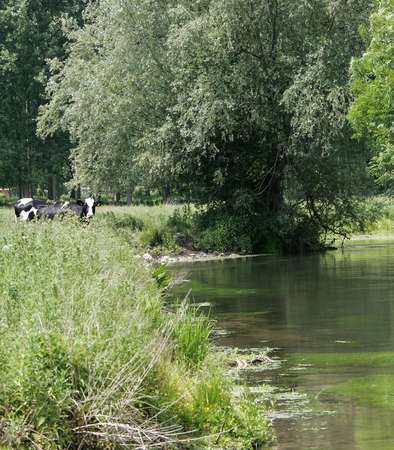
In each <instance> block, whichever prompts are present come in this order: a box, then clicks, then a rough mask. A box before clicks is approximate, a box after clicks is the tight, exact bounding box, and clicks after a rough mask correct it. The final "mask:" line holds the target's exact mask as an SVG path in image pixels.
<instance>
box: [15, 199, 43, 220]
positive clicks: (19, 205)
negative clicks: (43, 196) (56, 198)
mask: <svg viewBox="0 0 394 450" xmlns="http://www.w3.org/2000/svg"><path fill="white" fill-rule="evenodd" d="M45 206H47V202H46V201H45V200H38V199H35V198H21V199H20V200H18V201H17V202H16V203H15V205H14V211H15V217H16V219H20V220H23V221H28V220H33V219H34V218H36V217H37V213H38V211H39V210H40V209H41V208H44V207H45Z"/></svg>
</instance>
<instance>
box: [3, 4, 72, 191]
mask: <svg viewBox="0 0 394 450" xmlns="http://www.w3.org/2000/svg"><path fill="white" fill-rule="evenodd" d="M80 9H81V2H80V1H77V0H67V1H64V2H53V1H50V0H5V1H3V2H2V4H1V6H0V89H1V91H2V102H1V104H0V156H1V158H0V159H1V163H0V185H8V186H12V187H17V189H18V193H19V195H20V196H22V195H25V194H29V195H31V194H32V192H33V191H34V190H35V188H36V187H37V185H41V186H43V187H44V186H48V190H49V191H50V193H51V191H52V195H53V194H56V193H55V192H53V191H54V190H55V191H56V188H57V185H58V184H59V183H58V182H60V181H61V180H64V179H65V178H68V177H69V176H70V174H69V168H68V160H67V156H68V148H69V142H68V139H67V138H66V136H64V135H62V134H57V135H56V136H55V137H54V138H52V139H51V140H49V141H48V142H47V143H46V144H43V143H42V141H41V140H40V139H38V138H37V137H36V117H37V113H38V107H39V105H40V104H42V103H43V93H44V86H45V83H46V78H47V75H48V69H47V67H46V59H47V58H52V57H54V56H55V55H61V54H63V53H64V51H63V44H64V35H63V33H62V32H61V22H60V16H61V15H62V14H69V15H73V16H78V14H80ZM56 179H58V182H57V181H56Z"/></svg>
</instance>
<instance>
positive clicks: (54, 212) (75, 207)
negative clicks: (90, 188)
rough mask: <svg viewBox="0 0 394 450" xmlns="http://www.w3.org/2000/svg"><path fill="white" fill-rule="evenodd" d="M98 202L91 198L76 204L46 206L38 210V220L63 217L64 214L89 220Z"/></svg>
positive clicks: (66, 203)
mask: <svg viewBox="0 0 394 450" xmlns="http://www.w3.org/2000/svg"><path fill="white" fill-rule="evenodd" d="M99 204H100V202H99V201H98V200H95V199H94V198H92V197H89V198H87V199H86V200H85V201H84V202H83V201H82V200H78V201H77V202H76V203H72V202H65V203H63V204H56V205H47V206H45V207H43V208H40V209H39V210H38V213H37V217H38V218H39V219H41V218H45V219H54V218H55V217H56V216H64V215H66V214H72V215H75V216H77V217H78V218H80V219H84V218H86V219H88V220H89V219H91V218H92V217H93V216H94V214H95V212H96V206H98V205H99Z"/></svg>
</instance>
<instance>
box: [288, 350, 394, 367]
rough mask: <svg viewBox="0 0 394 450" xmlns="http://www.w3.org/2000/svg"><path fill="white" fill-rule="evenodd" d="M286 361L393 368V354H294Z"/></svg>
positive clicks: (319, 364)
mask: <svg viewBox="0 0 394 450" xmlns="http://www.w3.org/2000/svg"><path fill="white" fill-rule="evenodd" d="M288 359H289V361H290V362H291V363H293V364H297V363H308V364H314V365H317V366H369V367H394V352H352V353H350V352H349V353H294V354H292V355H290V356H289V358H288Z"/></svg>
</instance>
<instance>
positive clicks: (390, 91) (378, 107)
mask: <svg viewBox="0 0 394 450" xmlns="http://www.w3.org/2000/svg"><path fill="white" fill-rule="evenodd" d="M393 11H394V1H393V0H384V1H381V2H379V4H378V7H377V9H376V10H375V11H374V13H373V14H372V15H371V20H370V23H369V27H368V28H367V27H364V29H363V30H362V31H363V33H362V34H363V36H364V39H365V40H366V42H367V46H368V48H367V51H366V52H365V53H364V54H363V55H362V57H360V58H356V59H354V60H353V62H352V66H351V69H352V70H351V71H352V88H353V92H354V95H355V101H354V102H353V104H352V107H351V109H350V113H349V119H350V121H351V123H352V126H353V128H354V130H355V136H356V137H357V138H362V137H365V138H366V139H367V141H368V144H369V146H370V147H371V149H372V150H373V157H372V161H371V165H370V167H371V169H372V172H373V174H374V175H375V176H376V178H377V180H378V182H379V183H380V184H381V185H382V186H383V187H385V188H391V189H392V188H393V181H392V180H393V179H394V128H393V123H394V14H393Z"/></svg>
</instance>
